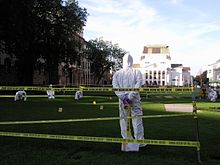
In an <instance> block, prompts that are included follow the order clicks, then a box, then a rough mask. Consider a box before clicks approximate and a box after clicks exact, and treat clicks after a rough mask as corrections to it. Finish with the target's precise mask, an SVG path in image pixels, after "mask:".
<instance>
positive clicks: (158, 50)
mask: <svg viewBox="0 0 220 165" xmlns="http://www.w3.org/2000/svg"><path fill="white" fill-rule="evenodd" d="M152 53H160V48H153V49H152Z"/></svg>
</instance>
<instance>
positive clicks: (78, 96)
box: [75, 91, 83, 100]
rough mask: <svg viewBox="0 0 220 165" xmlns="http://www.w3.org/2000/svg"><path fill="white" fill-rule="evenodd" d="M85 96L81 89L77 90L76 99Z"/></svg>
mask: <svg viewBox="0 0 220 165" xmlns="http://www.w3.org/2000/svg"><path fill="white" fill-rule="evenodd" d="M82 97H83V93H82V92H81V91H76V93H75V100H80V99H81V98H82Z"/></svg>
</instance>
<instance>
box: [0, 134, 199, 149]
mask: <svg viewBox="0 0 220 165" xmlns="http://www.w3.org/2000/svg"><path fill="white" fill-rule="evenodd" d="M0 136H13V137H29V138H40V139H56V140H75V141H89V142H107V143H135V144H149V145H164V146H182V147H196V148H197V150H198V151H199V150H200V142H198V141H177V140H154V139H140V140H137V139H122V138H110V137H91V136H72V135H52V134H36V133H20V132H0Z"/></svg>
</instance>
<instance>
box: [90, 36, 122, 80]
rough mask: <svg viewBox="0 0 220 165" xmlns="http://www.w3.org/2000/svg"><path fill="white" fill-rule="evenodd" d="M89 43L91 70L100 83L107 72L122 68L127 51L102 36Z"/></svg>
mask: <svg viewBox="0 0 220 165" xmlns="http://www.w3.org/2000/svg"><path fill="white" fill-rule="evenodd" d="M88 45H89V46H88V48H87V50H86V54H87V57H88V59H89V60H90V61H91V72H92V73H93V75H94V77H95V79H96V80H97V81H96V84H98V83H99V81H100V80H101V78H102V76H103V75H104V74H105V72H110V70H112V71H113V72H115V71H116V70H118V69H119V68H121V66H122V58H123V56H124V55H125V54H126V51H125V50H123V49H121V48H119V46H118V44H113V43H112V42H110V41H104V40H103V39H102V38H98V39H95V40H90V41H89V44H88Z"/></svg>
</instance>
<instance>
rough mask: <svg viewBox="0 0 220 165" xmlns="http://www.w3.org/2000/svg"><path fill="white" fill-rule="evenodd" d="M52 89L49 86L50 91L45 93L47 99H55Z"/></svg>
mask: <svg viewBox="0 0 220 165" xmlns="http://www.w3.org/2000/svg"><path fill="white" fill-rule="evenodd" d="M52 87H53V85H52V84H50V85H49V88H51V90H48V91H47V96H48V99H55V92H54V90H52Z"/></svg>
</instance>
